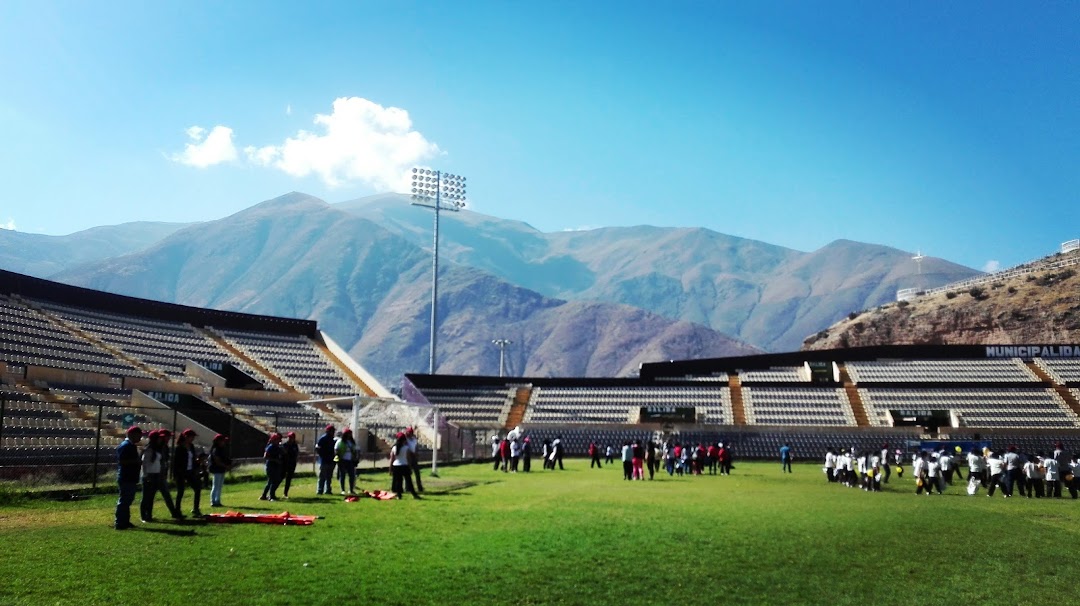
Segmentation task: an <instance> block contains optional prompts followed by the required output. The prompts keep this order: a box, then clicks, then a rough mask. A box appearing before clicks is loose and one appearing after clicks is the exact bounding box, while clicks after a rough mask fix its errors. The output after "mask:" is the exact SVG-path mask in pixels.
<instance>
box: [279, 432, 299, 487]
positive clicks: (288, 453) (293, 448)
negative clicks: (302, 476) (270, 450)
mask: <svg viewBox="0 0 1080 606" xmlns="http://www.w3.org/2000/svg"><path fill="white" fill-rule="evenodd" d="M282 448H283V449H284V450H285V468H284V474H285V489H284V491H283V494H282V498H285V499H287V498H289V486H291V485H292V479H293V476H294V475H295V474H296V464H297V463H298V462H299V461H300V445H299V444H297V443H296V432H295V431H290V432H289V433H287V434H285V444H284V445H282Z"/></svg>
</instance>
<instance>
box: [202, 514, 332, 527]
mask: <svg viewBox="0 0 1080 606" xmlns="http://www.w3.org/2000/svg"><path fill="white" fill-rule="evenodd" d="M317 517H318V516H298V515H293V514H291V513H289V512H287V511H283V512H281V513H241V512H239V511H229V512H226V513H211V514H209V515H207V516H206V520H207V521H208V522H231V523H250V524H278V525H282V526H287V525H290V524H291V525H294V526H311V525H312V524H314V523H315V519H316V518H317Z"/></svg>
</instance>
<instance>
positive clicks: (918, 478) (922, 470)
mask: <svg viewBox="0 0 1080 606" xmlns="http://www.w3.org/2000/svg"><path fill="white" fill-rule="evenodd" d="M911 475H913V476H915V494H922V492H923V490H924V489H925V490H926V494H927V495H929V494H930V484H929V483H928V481H927V477H926V453H925V452H920V453H919V454H918V455H916V456H915V461H914V462H913V463H912V464H911Z"/></svg>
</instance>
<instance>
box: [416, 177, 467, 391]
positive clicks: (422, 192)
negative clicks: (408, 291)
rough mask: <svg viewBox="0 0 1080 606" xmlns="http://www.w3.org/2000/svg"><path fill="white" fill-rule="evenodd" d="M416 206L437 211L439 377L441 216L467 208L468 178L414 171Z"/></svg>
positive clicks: (434, 301)
mask: <svg viewBox="0 0 1080 606" xmlns="http://www.w3.org/2000/svg"><path fill="white" fill-rule="evenodd" d="M412 199H413V202H412V203H413V205H414V206H423V207H424V208H430V209H432V210H434V211H435V229H434V233H435V236H434V244H433V245H432V253H431V337H430V347H429V352H428V374H435V351H436V350H435V346H436V341H437V339H436V335H437V334H438V319H439V311H438V310H439V307H438V305H439V212H440V211H444V210H449V211H454V212H457V211H459V210H461V209H462V208H464V207H465V177H462V176H460V175H452V174H450V173H444V172H441V171H437V170H431V169H429V168H414V169H412Z"/></svg>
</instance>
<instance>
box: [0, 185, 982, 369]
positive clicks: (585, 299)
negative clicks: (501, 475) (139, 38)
mask: <svg viewBox="0 0 1080 606" xmlns="http://www.w3.org/2000/svg"><path fill="white" fill-rule="evenodd" d="M441 215H442V220H441V225H440V231H441V241H440V261H441V262H442V263H441V264H440V278H439V280H440V282H439V287H440V297H439V312H440V315H439V320H440V322H439V351H438V354H439V355H438V361H439V363H438V366H437V371H438V372H441V373H455V374H494V373H495V372H497V370H498V351H497V349H496V348H495V347H493V346H492V344H491V340H492V339H495V338H505V339H510V340H512V341H513V344H512V345H511V346H510V347H509V348H508V349H507V350H506V352H507V366H508V369H509V371H510V372H511V373H512V374H517V375H529V376H627V375H631V374H633V373H634V372H635V370H636V368H637V366H638V364H640V363H641V362H644V361H657V360H664V359H678V358H695V357H719V356H727V355H743V354H748V353H756V352H760V351H763V350H768V351H778V350H790V349H795V348H797V347H798V346H799V345H800V344H801V343H802V341H803V339H804V338H805V337H806V336H807V335H810V334H814V333H816V332H818V331H820V330H822V329H823V328H825V327H827V326H829V325H830V324H832V323H833V322H836V321H837V320H839V319H840V318H842V317H844V316H846V315H847V314H848V313H849V312H851V311H853V310H861V309H867V308H871V307H875V306H878V305H881V304H884V303H886V302H888V301H891V300H892V299H893V298H894V295H895V291H896V290H897V289H898V288H904V287H909V286H919V287H924V288H930V287H933V286H937V285H940V284H945V283H949V282H952V281H955V280H960V279H964V278H967V277H970V276H973V275H977V274H978V273H979V272H976V271H975V270H972V269H970V268H966V267H963V266H960V265H956V264H953V263H949V262H947V261H944V260H941V259H934V258H929V257H927V258H926V259H924V260H923V262H922V264H921V274H919V273H918V272H917V268H916V265H915V263H914V262H912V261H911V258H910V257H911V254H910V253H907V252H903V251H900V250H897V249H893V248H889V247H885V246H879V245H873V244H863V243H858V242H853V241H848V240H841V241H837V242H833V243H831V244H829V245H827V246H825V247H822V248H821V249H819V250H817V251H813V252H809V253H807V252H800V251H796V250H792V249H789V248H784V247H780V246H775V245H771V244H768V243H764V242H760V241H755V240H748V239H744V238H738V237H735V236H729V235H725V234H721V233H717V232H714V231H710V230H707V229H701V228H661V227H651V226H637V227H607V228H601V229H594V230H583V231H568V232H557V233H544V232H540V231H539V230H536V229H534V228H533V227H531V226H529V225H528V224H526V223H522V222H518V221H510V220H505V219H500V218H497V217H492V216H489V215H484V214H481V213H476V212H472V211H468V210H463V211H461V212H444V213H441ZM431 232H432V213H431V211H430V210H427V209H423V208H419V207H416V206H412V205H410V204H409V199H408V197H407V196H403V195H398V194H383V195H378V196H371V197H368V198H363V199H360V200H354V201H349V202H343V203H339V204H333V205H331V204H327V203H326V202H324V201H322V200H319V199H317V198H314V197H311V196H308V195H305V194H301V193H295V192H294V193H291V194H287V195H284V196H281V197H279V198H275V199H273V200H269V201H266V202H263V203H261V204H257V205H255V206H253V207H251V208H248V209H246V210H244V211H241V212H239V213H236V214H234V215H232V216H229V217H225V218H223V219H218V220H215V221H208V222H205V223H199V224H191V225H179V224H145V223H144V224H125V225H120V226H111V227H105V228H96V229H94V230H87V231H85V232H79V233H77V234H72V235H70V236H62V237H54V236H39V235H34V234H22V233H17V232H8V231H2V230H0V266H3V267H4V268H5V269H10V270H13V271H19V272H22V273H28V274H31V275H37V276H39V277H46V278H49V279H54V280H58V281H61V282H66V283H70V284H76V285H79V286H86V287H90V288H96V289H100V290H106V291H110V292H117V293H121V294H126V295H132V296H138V297H145V298H150V299H157V300H163V301H171V302H177V303H183V304H186V305H196V306H202V307H212V308H218V309H229V310H236V311H245V312H250V313H261V314H271V315H281V316H290V317H300V318H311V319H316V320H318V321H319V324H320V326H321V327H322V328H323V330H324V331H326V332H327V333H328V334H330V335H331V336H332V337H333V338H334V339H335V340H336V341H338V342H339V343H340V344H342V345H343V346H344V347H345V348H346V349H348V350H349V352H350V353H351V354H352V355H353V356H354V357H356V359H357V360H359V361H360V362H361V363H362V364H364V365H365V367H367V368H368V369H369V370H370V371H371V372H372V373H373V374H375V375H376V376H377V377H379V378H380V379H381V380H383V381H385V382H388V383H391V384H393V382H395V381H396V380H398V379H399V378H400V376H401V374H402V373H404V372H423V371H425V370H426V369H427V357H428V326H429V314H430V296H431V290H430V272H431ZM44 251H48V253H46V252H44Z"/></svg>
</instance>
